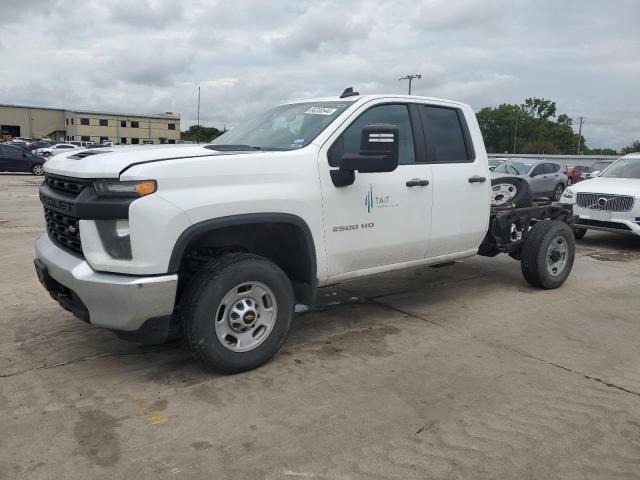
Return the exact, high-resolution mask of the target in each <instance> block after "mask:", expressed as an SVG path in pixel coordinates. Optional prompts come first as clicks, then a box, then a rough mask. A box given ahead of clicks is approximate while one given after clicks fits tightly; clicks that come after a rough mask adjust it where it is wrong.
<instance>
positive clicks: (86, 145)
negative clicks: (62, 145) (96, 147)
mask: <svg viewBox="0 0 640 480" xmlns="http://www.w3.org/2000/svg"><path fill="white" fill-rule="evenodd" d="M69 143H70V144H71V145H75V146H76V147H88V146H89V145H92V144H93V142H86V141H82V142H77V141H73V142H69Z"/></svg>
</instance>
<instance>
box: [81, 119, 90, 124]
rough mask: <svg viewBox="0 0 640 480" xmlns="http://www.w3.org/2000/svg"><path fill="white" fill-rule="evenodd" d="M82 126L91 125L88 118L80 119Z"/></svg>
mask: <svg viewBox="0 0 640 480" xmlns="http://www.w3.org/2000/svg"><path fill="white" fill-rule="evenodd" d="M80 125H89V119H88V118H81V119H80Z"/></svg>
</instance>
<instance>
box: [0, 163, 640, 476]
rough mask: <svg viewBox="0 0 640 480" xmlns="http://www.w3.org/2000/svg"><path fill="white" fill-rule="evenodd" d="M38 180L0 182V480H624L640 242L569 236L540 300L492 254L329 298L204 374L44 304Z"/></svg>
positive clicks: (173, 352)
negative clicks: (557, 283) (263, 351)
mask: <svg viewBox="0 0 640 480" xmlns="http://www.w3.org/2000/svg"><path fill="white" fill-rule="evenodd" d="M39 182H40V179H37V178H35V177H31V176H19V175H2V174H0V271H1V272H2V274H1V276H0V278H1V281H0V328H1V329H2V335H1V336H0V432H1V434H0V478H7V479H9V478H16V479H17V478H19V479H51V478H60V479H83V480H84V479H89V478H91V479H131V478H139V479H143V478H144V479H147V478H185V479H200V478H208V479H231V478H233V479H235V478H238V479H240V478H242V479H245V478H246V479H249V478H250V479H259V478H267V479H286V478H298V477H303V478H304V477H308V478H318V479H325V478H326V479H367V480H368V479H378V478H380V479H382V478H394V479H427V478H452V479H455V478H465V479H480V478H505V479H524V478H535V479H545V480H547V479H557V478H562V479H582V478H589V479H592V478H603V479H612V478H640V347H639V344H640V315H639V314H638V312H640V240H636V239H635V238H624V237H617V236H613V235H609V234H598V233H592V232H590V233H588V234H587V236H586V237H585V239H584V240H583V241H581V242H580V243H579V258H577V260H576V264H575V267H574V271H573V275H572V276H571V277H570V279H569V281H568V282H567V284H566V285H565V286H564V287H563V288H561V289H559V290H555V291H539V290H533V289H531V288H529V287H528V286H527V285H526V284H525V282H524V280H523V279H522V276H521V274H520V267H519V265H518V263H516V262H515V261H513V260H511V259H509V258H508V257H498V258H496V259H486V258H474V259H471V260H469V261H464V262H460V263H457V264H456V265H455V266H453V267H449V268H441V269H432V268H422V269H414V270H410V271H405V272H401V273H394V274H387V275H381V276H378V277H375V278H372V279H368V280H362V281H357V282H352V283H349V284H345V285H343V286H341V287H340V288H338V289H333V290H329V291H325V292H322V298H323V302H324V304H325V305H326V306H325V307H323V308H320V309H319V310H317V311H314V312H310V313H306V314H303V315H298V316H296V318H295V319H294V325H293V330H292V332H291V336H290V337H289V339H288V341H287V343H286V344H285V347H284V350H283V351H282V353H281V354H280V355H279V356H277V357H276V358H275V359H274V360H273V361H272V362H271V363H269V364H268V365H266V366H264V367H262V368H260V369H258V370H256V371H253V372H249V373H246V374H242V375H236V376H216V375H212V374H209V373H205V372H203V371H202V370H201V369H200V368H199V367H198V366H197V365H195V364H194V363H193V362H192V361H191V360H190V359H189V357H188V356H187V355H186V354H185V353H184V352H183V351H182V350H181V349H180V345H179V343H177V342H176V343H173V344H169V345H166V346H163V347H147V348H141V347H138V346H136V345H134V344H131V343H127V342H123V341H120V340H118V339H117V338H115V336H114V335H113V334H111V333H110V332H108V331H104V330H99V329H96V328H93V327H91V326H89V325H86V324H84V323H82V322H80V321H79V320H76V319H74V318H73V317H72V316H71V315H70V314H69V313H67V312H65V311H63V310H62V309H60V308H59V307H58V306H57V305H56V304H55V303H54V302H53V300H51V299H50V298H49V297H48V295H47V294H46V293H45V291H44V290H43V289H42V287H41V286H40V285H39V284H38V282H37V281H36V278H35V273H34V271H33V267H32V257H33V242H34V240H35V238H36V236H38V235H39V234H40V233H41V232H42V230H43V220H42V214H41V210H40V206H39V203H38V198H37V185H38V184H39Z"/></svg>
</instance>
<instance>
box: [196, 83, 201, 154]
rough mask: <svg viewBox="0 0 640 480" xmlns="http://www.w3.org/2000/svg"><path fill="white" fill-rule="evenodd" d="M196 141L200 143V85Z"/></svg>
mask: <svg viewBox="0 0 640 480" xmlns="http://www.w3.org/2000/svg"><path fill="white" fill-rule="evenodd" d="M196 141H197V143H200V85H198V132H197V133H196Z"/></svg>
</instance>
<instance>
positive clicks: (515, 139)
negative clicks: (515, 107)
mask: <svg viewBox="0 0 640 480" xmlns="http://www.w3.org/2000/svg"><path fill="white" fill-rule="evenodd" d="M517 139H518V114H517V113H516V128H515V132H514V133H513V154H514V155H515V153H516V141H517Z"/></svg>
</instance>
